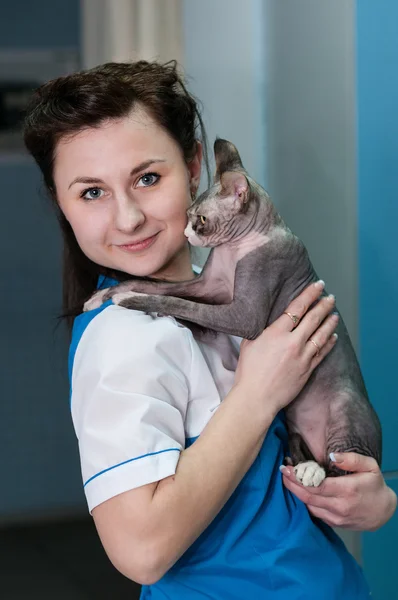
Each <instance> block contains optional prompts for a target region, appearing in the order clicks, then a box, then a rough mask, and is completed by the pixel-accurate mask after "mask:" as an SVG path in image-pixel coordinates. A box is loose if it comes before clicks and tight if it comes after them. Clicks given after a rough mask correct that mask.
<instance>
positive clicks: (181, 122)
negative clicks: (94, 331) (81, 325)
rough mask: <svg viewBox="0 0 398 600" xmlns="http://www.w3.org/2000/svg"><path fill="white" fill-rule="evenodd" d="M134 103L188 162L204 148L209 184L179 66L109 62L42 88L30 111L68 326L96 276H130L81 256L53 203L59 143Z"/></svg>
mask: <svg viewBox="0 0 398 600" xmlns="http://www.w3.org/2000/svg"><path fill="white" fill-rule="evenodd" d="M137 103H139V104H141V105H143V106H144V107H145V109H146V110H147V111H148V112H149V113H150V114H151V116H152V118H154V119H155V120H156V122H157V123H158V124H159V125H160V126H161V127H164V129H166V130H167V132H168V133H169V135H170V136H171V137H172V138H173V139H174V140H175V141H176V142H177V143H178V145H179V146H180V148H181V151H182V153H183V156H184V159H185V161H186V162H187V163H189V162H190V161H191V160H192V159H193V158H194V156H195V154H196V149H197V145H196V143H197V140H198V139H200V140H201V141H202V144H203V151H204V160H205V166H206V170H207V175H208V177H209V164H208V155H207V139H206V132H205V129H204V125H203V122H202V118H201V115H200V112H199V108H198V103H197V101H196V100H195V98H194V97H193V96H192V95H191V94H190V93H189V92H188V91H187V89H186V87H185V85H184V83H183V81H182V78H181V76H180V75H179V73H178V71H177V63H176V61H171V62H169V63H166V64H160V63H157V62H146V61H138V62H134V63H107V64H104V65H100V66H98V67H95V68H94V69H90V70H86V71H80V72H78V73H73V74H71V75H67V76H65V77H59V78H58V79H54V80H52V81H49V82H47V83H45V84H44V85H42V86H41V87H39V88H38V89H37V90H36V91H35V92H34V94H33V96H32V98H31V101H30V103H29V106H28V109H27V113H26V117H25V124H24V139H25V145H26V147H27V149H28V151H29V152H30V153H31V154H32V156H33V158H34V159H35V161H36V163H37V165H38V166H39V168H40V170H41V172H42V175H43V179H44V183H45V185H46V188H47V190H48V192H49V195H50V198H51V199H52V201H53V204H54V206H55V210H56V213H57V218H58V221H59V223H60V226H61V231H62V234H63V241H64V250H63V313H64V316H65V317H66V319H67V321H68V325H69V326H71V325H72V323H73V319H74V317H75V316H76V315H77V314H79V313H80V312H81V311H82V307H83V303H84V301H85V300H86V299H87V298H88V297H89V296H90V295H91V294H92V292H93V291H94V290H95V288H96V287H97V281H98V276H99V275H101V274H103V275H108V276H111V277H116V278H117V279H118V280H120V281H122V280H124V279H127V278H129V279H132V276H131V275H126V274H125V273H121V272H115V271H112V272H111V271H110V270H109V269H106V268H105V267H101V266H100V265H97V264H95V263H94V262H93V261H91V260H90V259H89V258H88V257H87V256H86V255H85V254H84V253H83V252H82V250H81V249H80V247H79V245H78V243H77V241H76V238H75V235H74V233H73V230H72V228H71V226H70V225H69V223H68V221H67V220H66V218H65V217H64V215H63V213H62V211H61V210H60V208H59V206H58V203H57V197H56V189H55V184H54V179H53V170H54V153H55V148H56V145H57V143H58V141H59V140H60V139H61V138H62V137H64V136H67V135H71V134H74V133H77V132H79V131H81V130H83V129H85V128H87V127H98V126H99V125H100V124H101V123H102V122H104V121H105V120H107V119H113V118H121V117H124V116H127V115H128V114H129V113H130V112H131V110H132V109H133V108H134V106H135V105H136V104H137ZM198 129H199V132H198Z"/></svg>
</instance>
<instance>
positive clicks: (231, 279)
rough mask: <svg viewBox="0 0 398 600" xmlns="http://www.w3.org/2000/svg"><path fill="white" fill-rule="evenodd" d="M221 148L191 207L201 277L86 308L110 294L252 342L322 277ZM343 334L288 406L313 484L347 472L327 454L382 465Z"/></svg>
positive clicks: (371, 415)
mask: <svg viewBox="0 0 398 600" xmlns="http://www.w3.org/2000/svg"><path fill="white" fill-rule="evenodd" d="M214 152H215V159H216V174H215V178H214V183H213V185H212V186H211V187H210V188H209V189H208V190H207V191H205V192H204V193H203V194H202V195H201V196H200V197H199V198H198V199H197V200H196V201H195V202H194V203H193V204H192V205H191V207H190V208H189V210H188V225H187V228H186V230H185V235H186V236H187V237H188V240H189V242H190V243H191V244H192V245H194V246H201V247H210V248H211V251H210V254H209V256H208V259H207V262H206V264H205V266H204V268H203V270H202V272H201V274H200V275H199V276H198V277H196V278H195V279H193V280H190V281H184V282H176V283H171V282H165V281H159V280H151V281H142V280H141V281H140V280H132V281H125V282H124V283H121V284H119V285H117V286H115V287H113V288H109V289H106V290H100V291H99V292H96V294H94V296H93V297H92V298H91V300H89V301H88V302H87V303H86V304H85V307H84V309H85V310H90V309H93V308H96V307H97V306H100V305H101V304H102V302H105V301H106V300H108V299H110V298H112V301H113V303H114V304H118V305H120V306H123V307H126V308H129V309H136V310H143V311H146V312H149V313H152V312H155V313H160V314H162V315H170V316H173V317H176V318H178V319H181V320H183V321H188V322H191V323H195V324H197V325H199V326H201V327H202V328H203V327H204V328H207V329H210V330H214V331H216V332H223V333H226V334H231V335H234V336H239V337H241V338H246V339H249V340H252V339H254V338H256V337H257V336H258V335H260V333H261V332H262V331H263V330H264V328H265V327H267V326H268V325H270V324H271V323H272V322H273V321H275V319H277V318H278V317H279V316H280V315H281V314H282V313H283V312H284V311H285V310H286V307H287V306H288V305H289V303H290V302H291V301H292V300H293V299H294V298H295V297H296V296H298V295H299V293H300V292H301V291H302V290H303V289H304V288H305V287H306V286H308V285H309V284H310V283H312V282H315V281H316V280H317V279H318V277H317V275H316V273H315V271H314V268H313V266H312V264H311V261H310V259H309V256H308V253H307V251H306V249H305V247H304V244H303V243H302V242H301V241H300V240H299V239H298V238H297V237H296V236H295V235H294V234H293V233H292V232H291V231H290V229H289V228H288V227H287V226H286V225H285V223H284V222H283V220H282V218H281V217H280V215H279V214H278V213H277V211H276V209H275V207H274V206H273V204H272V202H271V200H270V198H269V196H268V194H267V193H266V192H265V190H264V189H263V188H262V187H261V186H260V185H258V184H257V183H256V182H255V181H254V180H253V179H252V178H251V177H250V176H249V174H248V173H247V172H246V170H245V169H244V167H243V165H242V161H241V159H240V156H239V153H238V151H237V149H236V148H235V146H234V145H233V144H232V143H230V142H228V141H226V140H222V139H217V140H216V142H215V144H214ZM324 293H325V292H324ZM337 333H338V336H339V341H338V343H337V344H336V346H335V347H334V348H333V349H332V351H331V352H330V353H329V354H328V355H327V357H326V358H325V359H324V360H323V361H322V362H321V363H320V365H319V366H318V367H317V368H316V369H315V371H314V372H313V374H312V376H311V377H310V379H309V381H308V382H307V384H306V385H305V386H304V388H303V390H302V391H301V393H300V394H299V395H298V396H297V398H296V399H295V400H294V401H293V402H292V403H291V404H290V405H289V406H288V407H286V408H285V414H286V422H287V428H288V432H289V447H290V454H291V457H290V459H288V462H289V464H293V465H294V470H295V474H296V478H297V479H298V480H299V481H300V482H301V483H303V485H307V486H318V485H320V484H321V482H322V481H323V479H324V478H325V476H326V475H331V476H336V475H341V474H343V473H344V472H343V471H341V470H339V469H338V468H337V467H336V466H335V465H334V464H333V463H332V462H331V461H330V459H329V453H331V452H358V453H359V454H363V455H365V456H372V457H373V458H375V459H376V460H377V462H378V463H379V464H380V462H381V428H380V423H379V420H378V418H377V415H376V413H375V411H374V409H373V408H372V406H371V404H370V402H369V399H368V395H367V392H366V388H365V385H364V381H363V378H362V375H361V371H360V368H359V365H358V361H357V358H356V355H355V352H354V349H353V347H352V344H351V341H350V339H349V336H348V333H347V329H346V327H345V325H344V322H343V320H342V319H341V317H340V321H339V325H338V328H337Z"/></svg>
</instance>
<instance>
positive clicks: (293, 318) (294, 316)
mask: <svg viewBox="0 0 398 600" xmlns="http://www.w3.org/2000/svg"><path fill="white" fill-rule="evenodd" d="M283 314H284V315H287V316H288V317H290V318H291V320H292V321H293V325H294V326H295V327H296V325H297V323H298V322H299V321H300V319H299V318H298V316H297V315H292V313H290V312H287V311H285V312H284V313H283Z"/></svg>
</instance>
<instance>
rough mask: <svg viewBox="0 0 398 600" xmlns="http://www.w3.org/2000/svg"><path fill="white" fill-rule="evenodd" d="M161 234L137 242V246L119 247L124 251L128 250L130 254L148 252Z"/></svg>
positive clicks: (124, 245) (126, 245) (123, 245)
mask: <svg viewBox="0 0 398 600" xmlns="http://www.w3.org/2000/svg"><path fill="white" fill-rule="evenodd" d="M158 235H159V233H155V235H153V236H151V237H149V238H145V239H144V240H141V241H140V242H136V243H135V244H121V245H120V246H118V247H119V248H121V249H122V250H127V251H128V252H138V251H139V250H146V249H147V248H149V246H152V244H153V242H154V241H155V240H156V238H157V236H158Z"/></svg>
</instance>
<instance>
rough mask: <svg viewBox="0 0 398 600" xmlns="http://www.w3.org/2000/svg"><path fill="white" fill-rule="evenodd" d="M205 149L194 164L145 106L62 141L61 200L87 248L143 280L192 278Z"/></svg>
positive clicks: (58, 159)
mask: <svg viewBox="0 0 398 600" xmlns="http://www.w3.org/2000/svg"><path fill="white" fill-rule="evenodd" d="M200 162H201V148H200V145H199V144H198V153H197V155H196V157H195V158H194V160H193V161H192V162H191V163H189V165H187V164H186V162H185V161H184V158H183V155H182V152H181V150H180V148H179V146H178V144H177V143H176V142H175V141H174V140H173V139H172V138H171V137H170V135H169V134H168V132H167V131H166V130H165V129H163V128H161V127H160V126H159V125H157V123H156V122H155V121H154V120H153V119H152V118H151V117H150V115H149V114H148V113H147V112H146V111H145V110H144V109H141V108H140V109H137V110H134V112H132V113H131V115H129V116H128V117H124V118H121V119H117V120H116V119H114V120H110V121H108V122H106V123H104V124H102V125H100V126H99V127H97V128H88V129H86V130H84V131H81V132H79V133H78V134H76V135H74V136H71V137H69V138H62V139H61V140H60V141H59V143H58V145H57V147H56V152H55V166H54V181H55V186H56V192H57V199H58V202H59V205H60V208H61V210H62V212H63V213H64V215H65V217H66V219H67V220H68V221H69V223H70V225H71V227H72V229H73V231H74V234H75V236H76V239H77V242H78V244H79V246H80V248H81V249H82V251H83V252H84V253H85V254H86V255H87V256H88V257H89V258H90V259H91V260H92V261H94V262H95V263H98V264H99V265H102V266H105V267H109V268H111V269H117V270H119V271H124V272H126V273H129V274H131V275H137V276H141V277H145V276H152V277H161V278H165V279H170V280H173V279H174V280H181V279H186V278H187V279H189V278H191V277H192V270H191V265H190V256H189V248H188V245H187V240H186V238H185V236H184V228H185V226H186V223H187V216H186V210H187V208H188V206H189V204H190V200H191V190H196V189H197V187H198V185H199V177H200Z"/></svg>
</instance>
